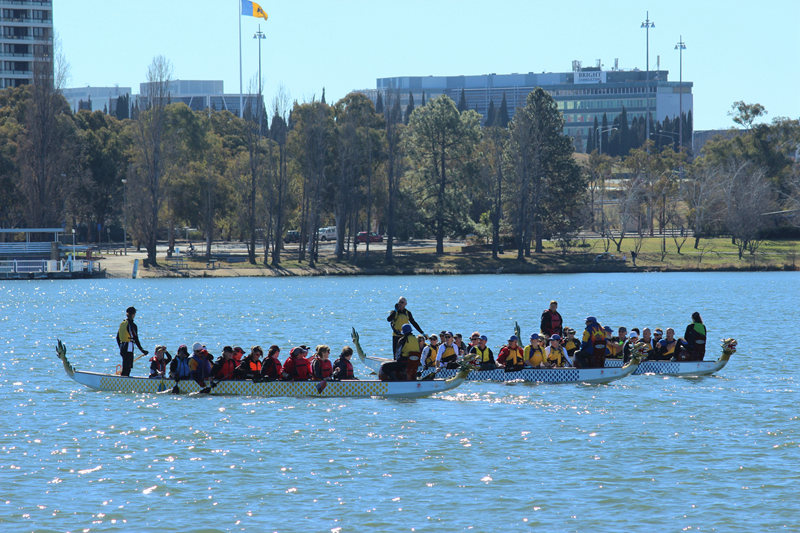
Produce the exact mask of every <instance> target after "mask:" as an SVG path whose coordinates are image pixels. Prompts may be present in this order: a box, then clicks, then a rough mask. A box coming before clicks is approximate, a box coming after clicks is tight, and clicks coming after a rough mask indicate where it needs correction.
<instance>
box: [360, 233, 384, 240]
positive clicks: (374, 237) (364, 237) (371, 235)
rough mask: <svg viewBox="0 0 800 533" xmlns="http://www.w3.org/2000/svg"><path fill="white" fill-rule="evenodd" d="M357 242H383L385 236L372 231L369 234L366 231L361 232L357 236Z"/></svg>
mask: <svg viewBox="0 0 800 533" xmlns="http://www.w3.org/2000/svg"><path fill="white" fill-rule="evenodd" d="M356 240H357V241H358V242H367V241H368V240H369V242H383V235H381V234H380V233H375V232H374V231H370V232H369V233H367V232H366V231H359V232H358V235H356Z"/></svg>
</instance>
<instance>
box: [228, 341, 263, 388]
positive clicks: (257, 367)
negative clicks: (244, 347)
mask: <svg viewBox="0 0 800 533" xmlns="http://www.w3.org/2000/svg"><path fill="white" fill-rule="evenodd" d="M262 355H264V350H262V349H261V346H253V347H252V348H250V353H249V354H248V355H247V357H245V358H244V359H242V362H241V363H240V364H239V366H238V367H236V374H235V376H236V379H250V380H253V381H261V356H262Z"/></svg>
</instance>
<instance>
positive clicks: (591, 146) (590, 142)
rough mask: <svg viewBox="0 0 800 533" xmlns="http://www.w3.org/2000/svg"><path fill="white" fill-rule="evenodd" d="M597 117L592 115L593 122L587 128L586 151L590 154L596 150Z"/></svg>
mask: <svg viewBox="0 0 800 533" xmlns="http://www.w3.org/2000/svg"><path fill="white" fill-rule="evenodd" d="M596 139H597V117H594V124H593V125H592V127H591V128H589V137H588V138H587V139H586V153H587V154H591V153H592V152H594V151H595V150H597V141H596Z"/></svg>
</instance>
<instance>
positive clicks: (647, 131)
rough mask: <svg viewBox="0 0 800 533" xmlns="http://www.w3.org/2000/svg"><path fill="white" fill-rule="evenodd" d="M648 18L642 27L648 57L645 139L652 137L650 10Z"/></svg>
mask: <svg viewBox="0 0 800 533" xmlns="http://www.w3.org/2000/svg"><path fill="white" fill-rule="evenodd" d="M646 17H647V18H645V19H644V22H642V25H641V27H642V28H644V29H645V33H646V58H645V65H646V68H647V74H646V78H645V80H646V81H645V107H646V109H647V116H646V117H645V137H644V138H645V139H649V138H650V28H655V27H656V25H655V23H654V22H653V21H652V20H650V12H649V11H647V16H646Z"/></svg>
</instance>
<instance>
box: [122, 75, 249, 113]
mask: <svg viewBox="0 0 800 533" xmlns="http://www.w3.org/2000/svg"><path fill="white" fill-rule="evenodd" d="M167 91H168V93H169V100H170V102H172V103H175V102H183V103H185V104H186V105H187V106H189V108H190V109H192V110H194V111H204V110H206V109H211V110H213V111H223V110H225V111H230V112H231V113H233V114H234V115H236V116H239V93H235V94H225V92H224V86H223V82H222V80H172V81H170V82H169V87H168V88H167ZM149 94H150V82H144V83H140V84H139V95H138V97H137V98H138V101H139V108H140V109H143V108H144V107H146V106H145V104H146V102H147V97H148V95H149ZM256 102H258V95H256V94H245V95H244V96H243V104H244V108H245V110H246V109H248V107H250V108H253V107H254V106H255V105H256Z"/></svg>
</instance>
